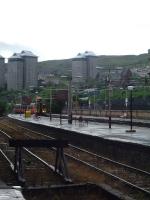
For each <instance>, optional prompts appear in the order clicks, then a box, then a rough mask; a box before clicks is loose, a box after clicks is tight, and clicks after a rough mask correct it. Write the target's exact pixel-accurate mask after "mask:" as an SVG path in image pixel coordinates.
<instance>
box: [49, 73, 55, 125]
mask: <svg viewBox="0 0 150 200" xmlns="http://www.w3.org/2000/svg"><path fill="white" fill-rule="evenodd" d="M53 77H54V74H49V83H50V81H51V78H53ZM49 120H50V121H52V89H51V88H50V94H49Z"/></svg>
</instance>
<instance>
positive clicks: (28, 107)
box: [13, 103, 36, 114]
mask: <svg viewBox="0 0 150 200" xmlns="http://www.w3.org/2000/svg"><path fill="white" fill-rule="evenodd" d="M27 110H28V111H31V114H35V113H36V105H35V103H31V104H30V105H23V104H15V105H14V108H13V112H14V113H15V114H24V113H25V111H27Z"/></svg>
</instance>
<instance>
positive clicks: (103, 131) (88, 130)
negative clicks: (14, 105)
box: [9, 114, 150, 146]
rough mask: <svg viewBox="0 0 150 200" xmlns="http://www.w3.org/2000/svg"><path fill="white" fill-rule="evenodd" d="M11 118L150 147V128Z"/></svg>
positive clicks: (46, 118)
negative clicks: (110, 126) (131, 128)
mask: <svg viewBox="0 0 150 200" xmlns="http://www.w3.org/2000/svg"><path fill="white" fill-rule="evenodd" d="M9 117H12V118H15V119H19V120H21V121H26V122H30V123H35V124H43V125H46V126H52V127H57V128H62V129H65V130H71V131H76V132H79V133H83V134H87V135H93V136H99V137H102V138H105V139H109V140H116V141H123V142H131V143H137V144H142V145H146V146H150V128H146V127H138V126H133V129H134V130H136V132H133V133H132V132H126V130H130V126H129V125H123V124H122V125H118V124H112V128H111V129H109V127H108V124H107V123H99V122H91V121H88V123H86V122H82V123H80V122H79V121H77V120H76V121H75V120H73V123H72V124H68V121H67V119H62V120H61V124H60V119H59V118H52V120H51V121H50V119H49V117H43V116H42V117H40V118H38V119H35V118H34V117H33V116H32V117H30V118H25V117H24V115H20V114H18V115H17V114H11V115H9ZM139 121H141V120H139Z"/></svg>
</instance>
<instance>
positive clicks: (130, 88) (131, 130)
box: [126, 86, 136, 132]
mask: <svg viewBox="0 0 150 200" xmlns="http://www.w3.org/2000/svg"><path fill="white" fill-rule="evenodd" d="M133 88H134V87H133V86H128V90H129V91H130V130H126V132H136V130H133V127H132V126H133V122H132V117H133V116H132V109H133V108H132V102H133V98H132V91H133Z"/></svg>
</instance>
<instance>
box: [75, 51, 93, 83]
mask: <svg viewBox="0 0 150 200" xmlns="http://www.w3.org/2000/svg"><path fill="white" fill-rule="evenodd" d="M96 61H97V56H96V55H95V54H94V53H93V52H91V51H85V52H84V53H79V54H78V55H77V56H76V57H75V58H73V59H72V81H73V82H78V81H79V79H78V78H77V77H79V76H80V77H81V79H80V81H82V82H85V81H88V80H89V79H95V77H96V74H97V70H96Z"/></svg>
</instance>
